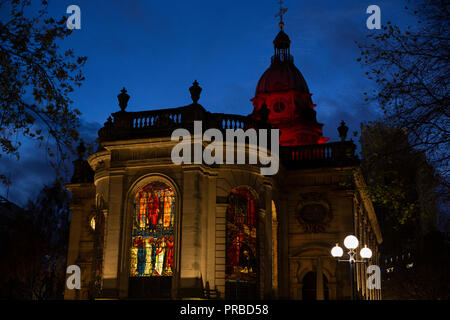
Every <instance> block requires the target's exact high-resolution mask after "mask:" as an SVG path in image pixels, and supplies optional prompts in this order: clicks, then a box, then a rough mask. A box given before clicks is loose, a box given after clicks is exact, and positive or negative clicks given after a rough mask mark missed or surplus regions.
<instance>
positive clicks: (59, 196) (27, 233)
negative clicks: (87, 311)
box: [0, 180, 70, 300]
mask: <svg viewBox="0 0 450 320" xmlns="http://www.w3.org/2000/svg"><path fill="white" fill-rule="evenodd" d="M69 203H70V198H69V195H68V192H67V191H66V190H65V189H64V187H63V185H62V183H61V182H60V181H59V180H57V181H55V182H54V183H53V184H52V185H50V186H45V187H44V188H43V189H42V191H41V192H40V194H39V196H38V198H37V199H36V200H35V201H30V202H29V204H28V208H26V210H24V211H23V212H18V213H17V214H16V215H15V218H14V219H13V221H12V223H11V225H10V226H8V230H9V231H8V234H7V235H3V239H2V240H3V242H2V247H3V250H2V255H3V258H4V259H3V260H2V264H1V265H0V271H1V272H0V286H1V288H2V290H1V294H2V296H3V298H13V299H36V300H45V299H62V298H63V294H64V285H65V278H66V273H65V268H66V254H67V244H68V235H69V218H70V217H69Z"/></svg>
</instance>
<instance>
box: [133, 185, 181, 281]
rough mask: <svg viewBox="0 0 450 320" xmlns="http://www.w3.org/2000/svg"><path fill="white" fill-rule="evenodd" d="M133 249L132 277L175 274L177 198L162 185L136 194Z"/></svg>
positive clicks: (147, 187) (145, 188) (148, 186)
mask: <svg viewBox="0 0 450 320" xmlns="http://www.w3.org/2000/svg"><path fill="white" fill-rule="evenodd" d="M134 207H135V213H134V221H133V231H132V246H131V249H130V276H133V277H152V276H171V275H172V274H173V250H174V218H175V194H174V191H173V190H172V188H171V187H169V186H168V185H166V184H164V183H162V182H152V183H150V184H148V185H147V186H145V187H144V188H142V189H141V190H139V191H138V192H137V193H136V197H135V201H134Z"/></svg>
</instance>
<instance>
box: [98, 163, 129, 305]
mask: <svg viewBox="0 0 450 320" xmlns="http://www.w3.org/2000/svg"><path fill="white" fill-rule="evenodd" d="M123 180H124V172H123V171H120V172H112V173H111V176H110V180H109V181H110V187H109V196H108V199H109V202H108V205H109V210H108V219H107V223H106V230H105V248H104V264H103V294H104V296H105V297H111V298H117V297H118V295H119V292H118V290H119V281H118V280H119V279H118V278H119V263H120V261H119V257H121V256H122V257H123V256H124V252H121V250H120V248H121V240H122V239H121V232H122V217H123V215H122V212H123V204H124V199H123V188H124V186H123ZM123 240H124V241H125V239H123ZM125 256H126V255H125Z"/></svg>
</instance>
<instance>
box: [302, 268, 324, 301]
mask: <svg viewBox="0 0 450 320" xmlns="http://www.w3.org/2000/svg"><path fill="white" fill-rule="evenodd" d="M322 283H323V298H324V300H328V299H329V294H328V279H327V277H326V276H325V275H323V282H322ZM302 284H303V287H302V299H303V300H316V299H317V273H316V272H313V271H311V272H308V273H307V274H305V276H304V277H303V281H302Z"/></svg>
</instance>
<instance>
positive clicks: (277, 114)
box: [251, 22, 328, 146]
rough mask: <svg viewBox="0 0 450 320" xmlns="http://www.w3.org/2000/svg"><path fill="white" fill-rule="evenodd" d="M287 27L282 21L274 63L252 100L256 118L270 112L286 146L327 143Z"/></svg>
mask: <svg viewBox="0 0 450 320" xmlns="http://www.w3.org/2000/svg"><path fill="white" fill-rule="evenodd" d="M283 27H284V24H283V23H282V22H280V28H281V30H280V31H279V32H278V34H277V36H276V37H275V39H274V40H273V45H274V50H275V52H274V55H273V56H272V59H271V63H270V66H269V68H268V69H267V70H266V71H265V72H264V73H263V75H262V76H261V78H260V79H259V81H258V85H257V86H256V92H255V97H254V98H253V99H251V101H252V102H253V112H252V117H253V118H254V119H255V120H260V119H263V118H264V117H265V116H264V114H267V123H268V124H269V125H270V126H272V127H273V128H277V129H280V145H282V146H299V145H310V144H317V143H325V142H327V141H328V138H326V137H323V136H322V126H323V124H321V123H319V122H317V119H316V111H315V110H314V108H315V107H316V105H315V104H314V103H313V102H312V99H311V93H310V92H309V88H308V85H307V84H306V81H305V78H303V75H302V73H301V72H300V71H299V70H298V69H297V67H296V66H295V65H294V59H293V57H292V55H291V52H290V50H291V49H290V45H291V40H290V39H289V36H288V35H287V34H286V33H285V32H284V31H283ZM265 110H267V112H266V111H265Z"/></svg>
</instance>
